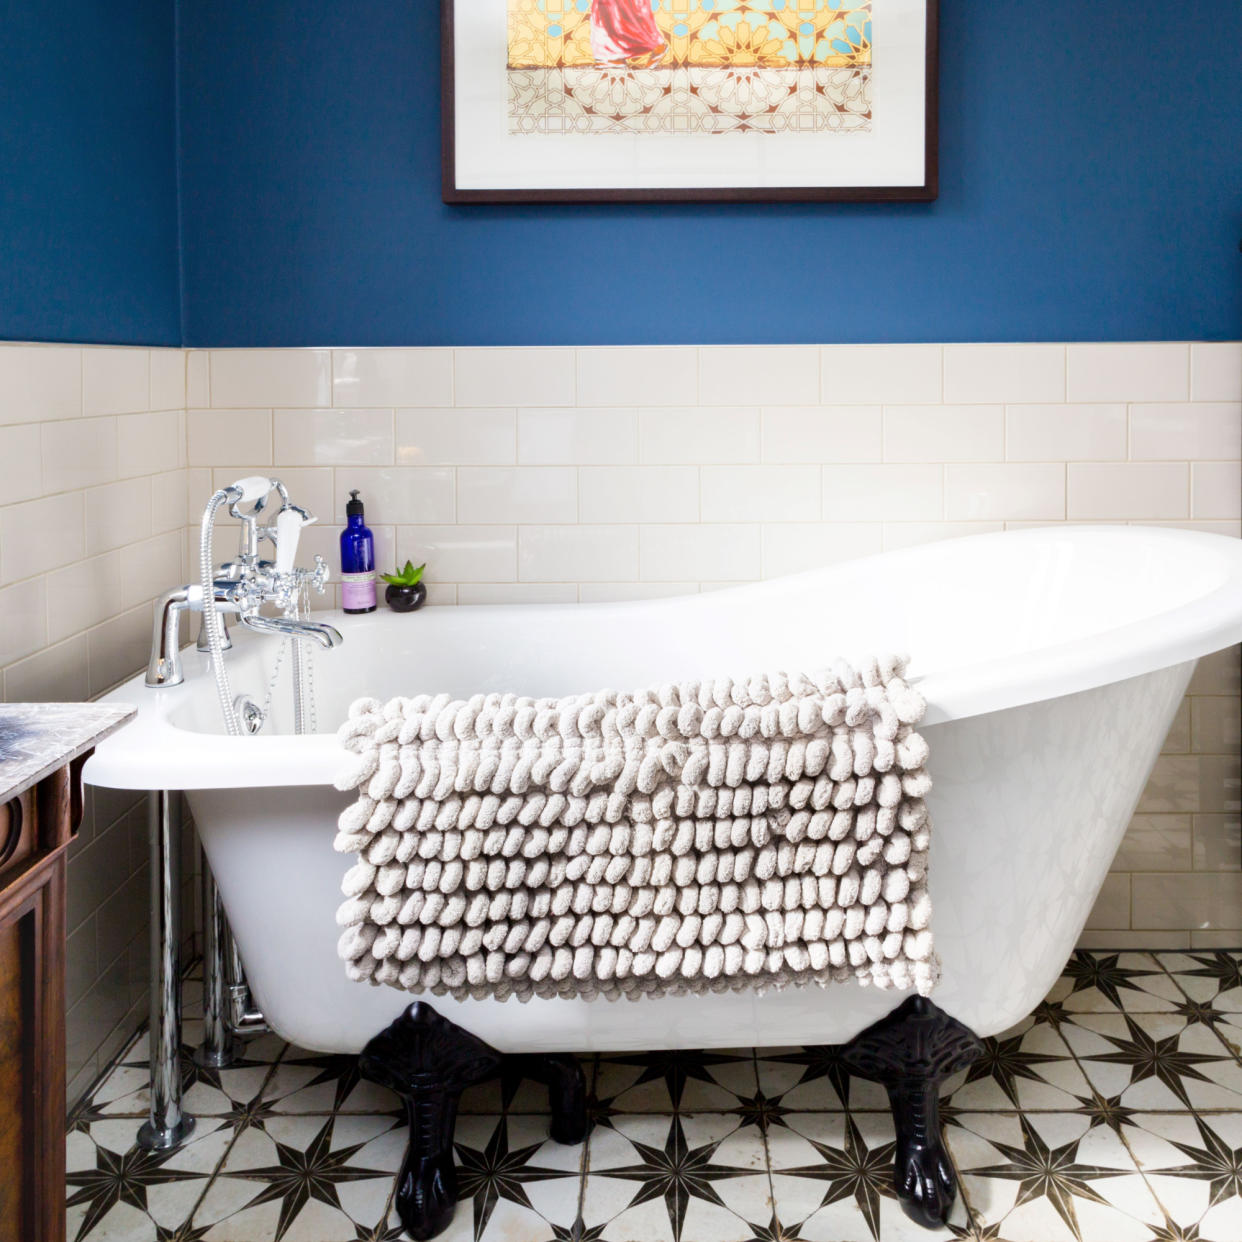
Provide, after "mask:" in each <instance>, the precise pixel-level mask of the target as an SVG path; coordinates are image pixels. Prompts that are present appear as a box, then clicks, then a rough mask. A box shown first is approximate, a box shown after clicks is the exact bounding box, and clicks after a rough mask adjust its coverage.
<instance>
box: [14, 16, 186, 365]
mask: <svg viewBox="0 0 1242 1242" xmlns="http://www.w3.org/2000/svg"><path fill="white" fill-rule="evenodd" d="M173 17H174V4H173V0H110V2H108V3H104V2H103V0H4V2H3V3H0V66H2V68H0V338H4V339H8V340H45V341H99V342H107V343H117V342H126V343H143V344H159V345H176V344H180V341H181V309H180V304H179V287H178V275H177V192H176V115H175V102H176V92H175V86H174V79H175V72H176V56H175V51H174V33H173V27H174V20H173Z"/></svg>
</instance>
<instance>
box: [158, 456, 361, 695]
mask: <svg viewBox="0 0 1242 1242" xmlns="http://www.w3.org/2000/svg"><path fill="white" fill-rule="evenodd" d="M225 490H226V492H227V493H228V496H227V503H228V504H229V513H230V514H231V515H232V516H233V517H235V518H237V519H238V520H239V521H240V522H241V524H242V525H241V542H240V546H239V548H238V552H237V557H236V558H235V559H234V560H231V561H226V562H225V563H224V564H223V565H221V566H220V567H219V570H218V572H217V574H216V576H215V577H214V579H213V582H212V587H213V590H212V592H211V594H212V595H213V597H214V601H213V602H214V605H215V610H216V612H217V613H218V614H219V616H220V621H221V627H222V628H223V638H224V643H223V645H224V647H226V648H227V647H229V646H231V645H232V643H231V641H230V639H229V636H228V630H227V628H225V627H224V626H223V622H224V618H225V617H226V616H234V617H236V618H237V620H238V621H240V622H241V624H242V625H244V626H246V627H247V629H252V630H255V631H257V632H258V633H262V634H276V635H279V636H281V637H287V638H293V639H295V640H298V641H308V642H314V643H317V644H318V645H319V646H321V647H325V648H330V647H336V646H339V645H340V643H341V642H343V641H344V640H343V639H342V637H341V633H340V631H339V630H337V629H335V628H334V627H333V626H331V625H327V624H325V623H323V622H318V621H308V620H305V619H303V618H300V617H297V616H295V615H293V614H294V613H296V611H297V607H298V602H299V600H300V599H301V597H302V595H303V593H304V591H305V590H307V589H313V590H315V591H316V592H317V593H318V594H320V595H322V594H323V593H324V589H325V587H326V585H327V582H328V566H327V564H326V562H325V561H324V559H323V557H322V556H316V557H315V560H314V567H313V568H311V569H299V568H297V566H296V565H295V564H294V562H295V560H296V558H297V546H298V540H299V537H300V535H301V531H302V527H304V526H309V525H311V524H312V523H313V522H315V521H316V520H317V519H316V518H314V517H312V516H311V514H309V513H307V511H306V510H305V509H302V508H300V507H299V506H297V505H295V504H291V503H290V501H289V493H288V491H287V489H286V488H285V485H284V484H283V483H282V482H281V481H280V480H279V479H267V478H263V477H262V476H256V477H254V478H248V479H241V480H239V481H238V482H237V483H235V484H233V486H232V487H231V488H227V489H225ZM272 493H275V494H276V495H277V496H279V498H280V501H281V506H280V509H279V510H278V511H277V512H276V514H275V517H274V520H273V521H272V522H271V523H270V524H267V525H263V524H261V522H260V515H261V514H262V513H263V511H264V508H265V507H266V505H267V500H268V497H269V496H270V495H271V494H272ZM264 539H267V540H269V541H270V542H271V543H272V545H273V547H274V548H275V558H274V559H273V560H264V559H262V558H261V557H260V556H259V545H260V543H261V542H262V541H263V540H264ZM203 604H204V592H203V587H202V585H201V584H199V583H191V584H187V585H185V586H179V587H175V588H173V589H172V590H171V591H168V592H167V593H166V594H164V595H163V596H162V597H161V599H160V602H159V607H158V609H157V610H156V615H155V625H154V630H153V633H152V636H151V658H150V661H149V663H148V665H147V676H146V684H147V685H148V686H150V687H154V688H161V687H167V686H176V685H180V684H181V682H182V681H184V680H185V675H184V672H183V670H182V665H181V650H180V631H181V614H182V613H184V612H199V613H201V612H202V611H203ZM266 605H271V606H273V607H274V608H276V609H278V610H279V611H280V613H281V614H282V615H279V616H268V615H266V614H264V613H263V611H262V609H263V608H264V606H266ZM197 646H198V650H200V651H206V650H207V641H206V635H205V632H204V628H203V627H200V630H199V635H198V642H197Z"/></svg>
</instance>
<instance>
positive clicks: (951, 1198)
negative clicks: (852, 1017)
mask: <svg viewBox="0 0 1242 1242" xmlns="http://www.w3.org/2000/svg"><path fill="white" fill-rule="evenodd" d="M982 1051H983V1045H982V1044H981V1043H980V1042H979V1039H978V1037H977V1036H976V1035H975V1034H974V1033H973V1032H972V1031H970V1030H969V1029H967V1028H966V1027H965V1026H963V1025H962V1024H961V1023H960V1022H958V1021H957V1020H956V1019H955V1018H951V1017H949V1015H948V1014H947V1013H944V1012H943V1011H942V1010H940V1009H937V1008H936V1006H935V1005H933V1004H932V1003H931V1001H929V1000H926V999H925V998H923V997H921V996H912V997H911V998H910V999H909V1000H908V1001H906V1002H905V1003H904V1004H903V1005H901V1006H899V1007H898V1008H897V1009H894V1010H893V1012H892V1013H890V1014H889V1015H888V1016H887V1017H885V1018H882V1019H881V1020H880V1021H879V1022H877V1023H876V1024H875V1025H874V1026H871V1027H868V1028H867V1029H866V1030H865V1031H863V1032H862V1033H861V1034H860V1035H856V1036H855V1037H854V1039H853V1040H851V1041H850V1043H848V1044H846V1046H845V1047H844V1048H843V1049H842V1050H841V1059H842V1061H844V1062H845V1064H846V1066H847V1067H848V1068H849V1070H850V1071H851V1073H854V1074H857V1075H858V1076H859V1077H860V1078H869V1079H871V1080H872V1081H873V1082H879V1083H882V1084H883V1085H884V1087H885V1089H886V1090H887V1091H888V1099H889V1103H890V1104H891V1105H892V1109H893V1124H894V1126H895V1127H896V1130H897V1148H896V1153H895V1156H894V1161H893V1187H894V1189H895V1190H896V1192H897V1198H898V1200H899V1201H900V1203H901V1206H902V1208H903V1209H904V1211H905V1213H906V1215H907V1216H909V1217H910V1219H911V1220H913V1221H915V1222H916V1223H918V1224H920V1225H923V1226H924V1227H926V1228H928V1229H939V1228H942V1227H943V1226H944V1224H945V1222H946V1221H948V1219H949V1213H950V1212H951V1211H952V1210H953V1204H954V1202H955V1200H956V1199H957V1175H956V1174H955V1173H954V1170H953V1164H952V1162H951V1161H950V1159H949V1153H948V1152H947V1151H946V1150H945V1146H944V1136H943V1134H942V1132H941V1126H940V1086H941V1084H942V1083H943V1082H944V1081H945V1080H946V1079H947V1078H950V1077H951V1076H952V1075H953V1074H956V1073H957V1071H958V1070H961V1069H965V1068H966V1067H967V1066H968V1065H970V1064H971V1063H972V1062H973V1061H974V1060H975V1058H976V1057H978V1056H979V1054H980V1053H981V1052H982Z"/></svg>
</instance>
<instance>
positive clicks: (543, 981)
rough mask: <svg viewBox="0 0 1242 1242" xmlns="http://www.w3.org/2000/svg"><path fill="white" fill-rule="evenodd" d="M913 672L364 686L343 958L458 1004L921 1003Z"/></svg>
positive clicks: (841, 665) (926, 960)
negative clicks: (390, 693) (555, 695)
mask: <svg viewBox="0 0 1242 1242" xmlns="http://www.w3.org/2000/svg"><path fill="white" fill-rule="evenodd" d="M905 670H906V661H905V660H904V659H903V658H900V657H895V656H885V657H880V658H876V659H870V660H866V661H864V662H862V663H861V664H859V665H858V666H857V667H855V666H853V665H850V664H847V663H845V662H844V661H840V660H838V661H836V662H835V663H834V664H833V665H832V666H831V668H829V669H825V670H822V671H820V672H817V673H810V674H801V673H790V674H786V673H774V674H769V675H766V676H755V677H750V678H746V679H739V680H730V679H717V680H712V681H705V682H683V683H680V684H677V683H669V684H666V685H662V686H658V687H655V688H653V689H650V690H641V691H638V692H637V693H633V694H619V693H617V692H615V691H602V692H600V693H597V694H585V695H574V696H569V697H566V698H563V699H529V698H519V697H517V696H516V695H512V694H505V695H500V694H489V695H475V696H474V697H473V698H470V699H468V700H451V699H450V698H449V696H448V695H445V694H440V695H436V696H434V697H432V696H430V695H419V696H416V697H413V698H394V699H390V700H389V701H388V702H387V703H382V702H380V701H379V700H378V699H359V700H358V702H356V703H355V704H354V705H353V706H352V707H351V708H350V711H349V719H348V720H347V721H346V722H345V723H344V724H343V725H342V726H341V729H340V731H339V734H338V736H339V739H340V742H341V744H342V746H344V747H345V748H346V749H347V750H349V751H351V752H353V756H352V758H351V761H350V763H349V765H348V767H347V770H346V771H345V773H344V774H343V776H342V778H341V780H340V781H339V782H338V787H339V788H341V789H353V790H356V791H357V794H358V798H357V801H356V802H355V803H354V804H353V805H351V806H350V807H348V808H347V809H346V810H345V811H344V812H343V813H342V814H341V817H340V825H339V826H340V831H339V834H338V836H337V838H336V849H337V850H338V851H340V852H341V853H345V854H354V855H356V856H357V858H356V861H355V863H354V865H353V866H351V867H350V869H349V870H348V872H347V873H346V875H345V878H344V880H343V882H342V892H343V894H344V896H345V898H346V900H345V901H344V903H343V904H342V905H341V907H340V909H339V911H338V912H337V922H338V924H339V925H340V926H341V927H342V928H343V929H344V930H343V932H342V935H341V938H340V943H339V951H340V954H341V957H342V958H343V959H344V960H345V962H346V970H347V973H348V974H349V976H350V978H352V979H357V980H364V979H365V980H367V981H368V982H370V983H373V984H381V983H383V984H388V985H390V986H393V987H399V988H404V989H407V990H409V991H412V992H432V993H434V994H436V995H446V994H447V995H452V996H455V997H458V998H464V997H483V996H493V997H498V998H500V999H505V998H507V997H509V996H516V997H518V998H519V999H520V1000H528V999H529V998H530V997H532V996H543V997H555V996H583V997H588V998H591V997H596V996H603V997H606V998H609V999H615V998H617V997H622V996H624V997H640V996H645V995H653V994H655V995H659V994H670V993H672V994H682V993H687V992H721V991H731V990H738V989H741V988H751V989H759V990H762V989H764V988H769V987H772V988H779V987H783V986H786V985H788V984H790V983H803V982H815V983H819V984H825V983H828V982H830V981H831V980H845V979H857V980H858V981H859V982H861V983H875V984H877V985H878V986H880V987H895V988H914V989H916V990H917V991H918V992H920V993H922V994H923V995H927V994H928V993H929V992H930V991H931V989H932V988H933V986H934V985H935V982H936V979H937V977H938V974H939V962H938V961H937V958H936V955H935V952H934V950H933V945H932V937H931V930H930V921H931V902H930V900H929V898H928V894H927V851H928V847H929V844H930V831H929V824H928V818H927V808H926V806H925V804H924V802H923V799H924V797H925V795H926V794H927V791H928V790H929V789H930V787H931V781H930V779H929V777H928V775H927V771H926V767H925V765H926V763H927V759H928V748H927V743H926V741H924V739H923V738H922V737H920V736H919V734H917V733H915V732H914V726H915V725H916V724H918V722H919V721H920V720H921V719H922V717H923V712H924V703H923V699H922V697H921V696H920V695H919V694H918V692H917V691H916V690H914V689H912V688H911V687H910V686H909V685H908V684H907V683H906V681H905Z"/></svg>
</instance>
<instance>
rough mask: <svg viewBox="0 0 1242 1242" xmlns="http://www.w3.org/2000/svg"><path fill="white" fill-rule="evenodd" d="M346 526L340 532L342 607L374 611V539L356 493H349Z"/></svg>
mask: <svg viewBox="0 0 1242 1242" xmlns="http://www.w3.org/2000/svg"><path fill="white" fill-rule="evenodd" d="M345 521H346V526H345V529H344V530H343V531H341V608H342V609H343V610H344V611H345V612H374V611H375V602H376V601H375V538H374V536H373V535H372V534H371V531H370V530H369V529H368V527H367V525H366V514H365V513H364V511H363V508H362V501H361V500H359V499H358V493H357V492H356V491H352V492H350V493H349V503H348V504H346V506H345Z"/></svg>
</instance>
